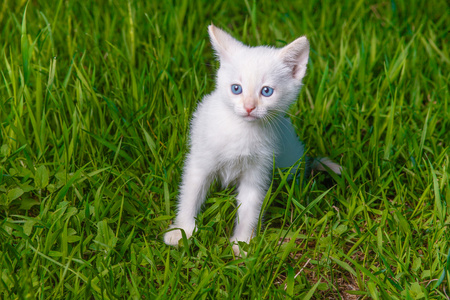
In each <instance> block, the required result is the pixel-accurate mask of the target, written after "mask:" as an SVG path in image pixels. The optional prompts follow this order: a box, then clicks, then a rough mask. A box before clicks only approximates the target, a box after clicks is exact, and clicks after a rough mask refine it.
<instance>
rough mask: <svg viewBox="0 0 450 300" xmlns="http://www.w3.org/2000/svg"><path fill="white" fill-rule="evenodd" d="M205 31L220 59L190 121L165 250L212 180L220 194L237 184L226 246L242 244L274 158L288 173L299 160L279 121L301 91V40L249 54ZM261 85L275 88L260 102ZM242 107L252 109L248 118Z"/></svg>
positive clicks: (189, 222)
mask: <svg viewBox="0 0 450 300" xmlns="http://www.w3.org/2000/svg"><path fill="white" fill-rule="evenodd" d="M208 29H209V35H210V38H211V43H212V45H213V48H214V50H215V51H216V54H217V56H218V58H219V60H220V68H219V70H218V72H217V80H216V81H217V87H216V90H215V91H213V92H212V93H211V94H210V95H208V96H206V97H204V98H203V100H202V102H201V103H200V104H199V106H198V108H197V110H196V112H195V113H194V116H193V119H192V124H191V134H190V152H189V154H188V155H187V158H186V161H185V165H184V172H183V178H182V183H181V188H180V196H179V204H178V213H177V216H176V219H175V221H174V223H173V225H171V226H170V228H172V229H173V230H170V231H168V232H167V233H166V234H165V236H164V242H165V243H166V244H169V245H178V241H179V240H180V239H181V237H182V236H181V231H180V230H179V229H183V230H184V231H185V233H186V236H187V237H188V238H189V237H190V236H191V235H192V233H193V231H194V229H195V217H196V215H197V214H198V212H199V210H200V208H201V206H202V204H203V202H204V200H205V198H206V194H207V192H208V189H209V187H210V185H211V183H212V182H213V181H214V180H215V179H218V180H220V182H221V183H222V185H223V186H224V187H226V186H228V185H230V184H237V186H238V194H237V202H238V206H239V208H238V213H237V220H236V226H235V230H234V234H233V236H232V237H231V238H230V240H231V241H232V242H237V241H244V242H249V241H250V239H251V238H252V236H254V234H255V232H254V231H255V227H256V225H257V223H258V217H259V213H260V209H261V205H262V202H263V200H264V196H265V194H266V192H267V189H268V185H269V183H270V179H271V170H272V166H273V165H272V162H273V157H274V156H275V157H276V160H275V162H276V165H277V167H290V166H292V165H293V164H295V163H296V162H297V161H298V160H299V159H300V158H301V157H302V156H303V154H304V146H303V144H302V142H300V141H299V139H298V138H297V135H296V134H295V130H294V128H293V127H292V124H291V122H290V121H289V120H288V119H286V118H285V117H284V115H285V113H286V111H287V110H288V108H289V106H290V105H291V104H292V103H293V102H294V101H295V100H296V99H297V97H298V93H299V91H300V87H301V83H302V79H303V76H304V75H305V72H306V65H307V63H308V56H309V43H308V40H307V39H306V38H305V37H300V38H298V39H297V40H295V41H294V42H292V43H291V44H289V45H287V46H285V47H284V48H281V49H277V48H272V47H266V46H259V47H248V46H245V45H244V44H242V43H241V42H239V41H237V40H235V39H234V38H233V37H231V36H230V35H229V34H227V33H226V32H224V31H222V30H221V29H218V28H216V27H214V26H213V25H211V26H209V28H208ZM233 84H239V85H241V86H242V93H241V94H239V95H235V94H233V93H232V91H231V86H232V85H233ZM264 86H268V87H271V88H273V89H274V92H273V94H272V95H271V96H270V97H264V96H262V95H261V89H262V88H263V87H264ZM248 107H251V108H253V110H251V112H248V111H247V110H246V109H247V108H248ZM324 162H325V164H326V165H328V166H330V165H329V163H332V162H331V161H329V160H327V161H325V159H324ZM333 164H334V163H333ZM335 165H336V164H335ZM319 166H320V167H322V166H321V165H320V164H319ZM337 166H338V165H337ZM330 168H331V167H330ZM331 169H333V171H335V172H336V171H339V169H336V168H331ZM175 228H179V229H175ZM233 249H235V251H236V250H237V249H238V248H237V247H234V248H233Z"/></svg>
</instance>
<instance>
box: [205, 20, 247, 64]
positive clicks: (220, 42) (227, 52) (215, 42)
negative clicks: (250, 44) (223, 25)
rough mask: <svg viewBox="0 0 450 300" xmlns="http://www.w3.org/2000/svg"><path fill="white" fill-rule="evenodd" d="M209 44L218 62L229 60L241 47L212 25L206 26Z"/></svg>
mask: <svg viewBox="0 0 450 300" xmlns="http://www.w3.org/2000/svg"><path fill="white" fill-rule="evenodd" d="M208 33H209V38H210V39H211V44H212V46H213V48H214V50H215V51H216V53H217V56H218V57H219V59H220V60H222V59H229V58H231V56H232V54H233V53H234V52H235V51H236V50H237V49H238V48H240V47H242V46H243V44H242V43H241V42H239V41H238V40H236V39H235V38H233V37H232V36H231V35H229V34H228V33H226V32H225V31H223V30H222V29H219V28H217V27H216V26H214V25H212V24H211V25H209V26H208Z"/></svg>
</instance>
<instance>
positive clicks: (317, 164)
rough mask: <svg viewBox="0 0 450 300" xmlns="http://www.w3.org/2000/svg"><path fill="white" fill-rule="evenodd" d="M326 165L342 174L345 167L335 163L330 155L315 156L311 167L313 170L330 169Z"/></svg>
mask: <svg viewBox="0 0 450 300" xmlns="http://www.w3.org/2000/svg"><path fill="white" fill-rule="evenodd" d="M324 166H326V167H328V169H329V170H331V171H333V172H334V173H336V174H338V175H341V172H342V170H343V167H342V166H341V165H339V164H337V163H335V162H334V161H332V160H331V159H329V158H328V157H316V158H314V160H313V163H312V166H311V167H312V169H313V170H317V171H328V169H327V168H325V167H324Z"/></svg>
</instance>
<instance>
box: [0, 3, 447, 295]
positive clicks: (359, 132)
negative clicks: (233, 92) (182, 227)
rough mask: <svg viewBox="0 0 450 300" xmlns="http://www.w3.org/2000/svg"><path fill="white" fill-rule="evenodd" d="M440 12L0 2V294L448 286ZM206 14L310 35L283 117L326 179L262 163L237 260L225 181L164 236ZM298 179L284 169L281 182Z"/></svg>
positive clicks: (263, 40) (349, 6) (206, 73)
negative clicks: (257, 196)
mask: <svg viewBox="0 0 450 300" xmlns="http://www.w3.org/2000/svg"><path fill="white" fill-rule="evenodd" d="M449 15H450V5H449V4H448V1H445V0H431V1H425V0H418V1H407V0H392V1H379V2H374V1H362V0H360V1H350V0H348V1H341V2H339V1H337V2H336V1H331V0H324V1H318V0H311V1H297V3H294V1H290V0H279V1H267V0H264V1H251V0H245V1H206V0H203V1H201V0H191V1H187V0H181V1H165V0H161V1H155V0H147V1H137V0H130V1H121V0H108V1H107V0H101V1H81V0H79V1H75V0H66V1H63V0H58V1H44V0H42V1H41V0H34V1H30V2H29V3H28V4H27V2H26V1H25V0H4V1H3V2H2V4H0V72H1V74H0V75H1V77H0V274H1V275H0V298H1V299H117V298H119V299H124V298H125V299H128V298H132V299H158V298H159V299H166V298H170V299H180V298H185V299H188V298H190V299H228V298H232V299H260V298H264V299H279V298H283V299H291V298H296V299H298V298H303V299H449V296H448V295H450V279H449V278H450V186H449V183H450V179H449V178H450V171H449V169H450V163H449V161H450V148H449V147H450V143H449V141H450V103H449V102H450V101H449V99H450V95H449V82H450V43H449V38H450V36H449V28H450V17H449ZM211 22H213V23H214V24H215V25H216V26H218V27H221V28H224V29H225V30H226V31H228V32H229V33H230V34H232V35H233V36H234V37H236V38H238V39H239V40H242V41H243V42H244V43H246V44H249V45H253V46H256V45H262V44H265V45H274V46H276V47H282V46H283V45H285V44H286V43H289V42H291V41H293V40H294V39H295V38H296V37H298V36H301V35H306V36H307V37H308V39H309V41H310V44H311V52H310V62H309V65H308V71H307V75H306V77H305V79H304V87H303V89H302V91H301V93H300V96H299V99H298V101H297V102H296V103H295V104H294V105H293V106H292V108H291V110H290V113H289V116H290V117H291V119H292V122H293V124H294V126H295V127H296V130H297V133H298V135H299V136H300V138H301V139H302V140H304V141H305V143H306V145H307V147H308V149H309V153H310V155H312V156H329V157H330V158H332V159H333V160H335V161H337V162H339V163H340V164H342V165H343V166H344V167H345V171H344V172H343V175H342V176H336V175H334V176H331V175H328V174H326V173H315V174H314V175H313V176H312V177H310V178H309V179H308V180H306V184H305V185H299V184H297V183H296V181H289V180H286V177H287V174H286V172H283V171H282V170H274V177H273V181H272V185H271V188H270V190H269V192H268V193H267V196H266V198H265V201H264V205H263V210H264V212H263V216H262V218H261V222H260V224H259V226H258V233H257V234H258V235H257V237H256V238H254V239H253V240H252V241H251V243H250V244H249V245H245V244H243V245H241V246H242V247H243V248H244V249H245V250H246V251H248V255H247V257H243V258H238V257H234V254H233V251H232V248H231V245H230V243H229V241H228V238H229V237H230V235H231V233H232V229H233V225H234V224H233V223H234V216H235V213H236V205H235V202H234V195H235V190H234V189H233V188H232V187H230V188H229V189H226V190H221V189H219V188H213V189H212V190H211V192H210V194H209V197H208V200H207V202H206V204H205V206H204V209H203V212H202V213H201V214H200V215H199V216H198V231H197V233H196V234H194V236H193V237H192V238H191V239H189V240H186V239H185V240H183V241H182V245H180V247H179V248H174V247H169V246H167V245H165V244H164V243H163V241H162V236H163V233H164V232H165V230H166V229H167V227H168V226H169V224H170V222H171V220H172V219H173V217H174V215H175V208H176V200H177V194H178V186H179V182H180V177H181V169H182V165H183V159H184V157H185V154H186V151H187V141H188V132H189V121H190V118H191V115H192V113H193V111H194V110H195V108H196V106H197V104H198V102H199V100H200V99H201V98H202V97H203V96H204V95H206V94H208V93H209V92H211V91H212V90H213V89H214V86H215V82H214V77H215V71H216V70H217V68H218V62H217V61H216V60H215V58H214V54H213V51H212V49H211V46H210V43H209V40H208V34H207V26H208V25H209V24H211ZM297 182H298V181H297Z"/></svg>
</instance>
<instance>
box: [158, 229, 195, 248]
mask: <svg viewBox="0 0 450 300" xmlns="http://www.w3.org/2000/svg"><path fill="white" fill-rule="evenodd" d="M170 228H176V227H174V226H171V227H170ZM170 228H169V229H170ZM184 232H185V233H186V237H187V238H190V237H191V236H192V231H189V230H184ZM182 238H183V235H182V234H181V230H180V229H173V230H172V231H169V232H166V234H165V235H164V243H166V244H167V245H170V246H178V241H179V240H181V239H182Z"/></svg>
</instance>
